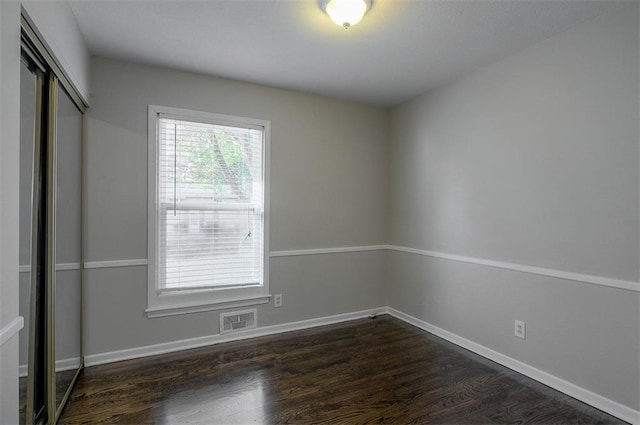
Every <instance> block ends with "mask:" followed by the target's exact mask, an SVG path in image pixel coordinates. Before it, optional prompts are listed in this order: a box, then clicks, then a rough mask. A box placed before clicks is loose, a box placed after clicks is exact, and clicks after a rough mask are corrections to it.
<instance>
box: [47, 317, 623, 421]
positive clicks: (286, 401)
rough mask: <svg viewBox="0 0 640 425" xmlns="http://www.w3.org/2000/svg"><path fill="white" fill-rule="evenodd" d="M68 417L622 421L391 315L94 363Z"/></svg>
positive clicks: (72, 400)
mask: <svg viewBox="0 0 640 425" xmlns="http://www.w3.org/2000/svg"><path fill="white" fill-rule="evenodd" d="M60 423H62V424H101V423H121V424H242V425H244V424H254V423H263V424H364V423H372V424H374V423H379V424H489V423H494V424H502V423H517V424H562V423H570V424H623V423H624V422H621V421H619V420H617V419H616V418H614V417H612V416H609V415H607V414H605V413H603V412H600V411H599V410H596V409H594V408H592V407H590V406H587V405H585V404H583V403H580V402H578V401H577V400H574V399H571V398H569V397H567V396H566V395H564V394H561V393H559V392H557V391H554V390H552V389H550V388H548V387H546V386H544V385H542V384H540V383H537V382H535V381H533V380H531V379H528V378H526V377H523V376H522V375H519V374H517V373H515V372H513V371H511V370H509V369H506V368H504V367H502V366H500V365H498V364H496V363H493V362H491V361H489V360H487V359H484V358H482V357H480V356H477V355H475V354H473V353H471V352H469V351H467V350H464V349H462V348H460V347H457V346H454V345H452V344H450V343H448V342H446V341H444V340H442V339H440V338H437V337H435V336H433V335H431V334H428V333H426V332H424V331H422V330H420V329H417V328H415V327H413V326H410V325H408V324H406V323H404V322H401V321H399V320H397V319H394V318H391V317H389V316H379V317H378V318H377V319H363V320H358V321H353V322H348V323H342V324H337V325H331V326H325V327H321V328H315V329H310V330H304V331H296V332H290V333H287V334H282V335H275V336H269V337H262V338H256V339H252V340H245V341H239V342H231V343H225V344H220V345H217V346H212V347H205V348H199V349H194V350H188V351H182V352H178V353H172V354H166V355H161V356H154V357H147V358H144V359H137V360H130V361H123V362H118V363H112V364H108V365H102V366H95V367H89V368H86V369H85V371H84V372H83V373H82V375H81V376H80V378H79V380H78V383H77V385H76V388H75V389H74V391H73V393H72V395H71V398H70V400H69V403H68V404H67V406H66V408H65V410H64V412H63V414H62V417H61V420H60Z"/></svg>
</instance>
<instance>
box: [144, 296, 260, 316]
mask: <svg viewBox="0 0 640 425" xmlns="http://www.w3.org/2000/svg"><path fill="white" fill-rule="evenodd" d="M270 299H271V294H267V295H260V296H256V297H245V298H240V299H234V300H226V301H221V302H215V303H207V304H193V305H172V306H166V307H164V306H163V307H152V308H147V309H146V310H145V313H146V314H147V317H148V318H149V319H153V318H156V317H166V316H177V315H181V314H189V313H201V312H203V311H214V310H224V309H228V308H236V307H246V306H251V305H258V304H267V303H268V302H269V300H270Z"/></svg>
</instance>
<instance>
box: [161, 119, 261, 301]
mask: <svg viewBox="0 0 640 425" xmlns="http://www.w3.org/2000/svg"><path fill="white" fill-rule="evenodd" d="M263 133H264V131H263V129H262V128H250V127H236V126H233V125H217V124H210V123H205V122H196V121H195V120H194V121H187V120H178V119H174V118H171V117H165V116H162V115H160V116H159V118H158V200H159V208H158V217H157V223H158V231H159V232H158V239H159V248H160V249H159V264H158V266H159V270H158V271H159V282H158V285H159V290H160V291H175V290H185V289H197V288H211V287H230V286H245V285H261V284H262V279H263V278H262V276H263V258H264V256H263V252H264V246H263V244H264V243H263V240H264V238H263V233H264V228H263V227H264V224H263V223H264V178H263V162H264V158H263V156H264V155H263V151H264V134H263Z"/></svg>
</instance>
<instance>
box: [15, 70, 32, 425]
mask: <svg viewBox="0 0 640 425" xmlns="http://www.w3.org/2000/svg"><path fill="white" fill-rule="evenodd" d="M35 87H36V76H35V74H33V73H32V72H31V71H30V70H29V68H28V67H27V65H26V64H25V63H24V62H23V63H22V66H21V69H20V242H19V244H20V246H19V258H20V278H19V279H20V280H19V282H20V283H19V306H18V309H19V314H20V316H22V317H23V318H24V321H25V323H24V327H23V328H22V329H21V330H20V334H19V337H18V338H19V347H20V348H19V361H20V369H19V376H20V377H19V390H20V400H19V401H20V423H26V416H25V415H26V407H27V375H28V373H29V366H28V365H29V325H30V317H29V305H30V300H31V290H30V289H31V273H30V272H31V217H32V216H31V199H32V192H31V188H32V184H33V180H32V176H33V146H34V131H35V128H34V127H35V114H34V110H35V96H36V94H35Z"/></svg>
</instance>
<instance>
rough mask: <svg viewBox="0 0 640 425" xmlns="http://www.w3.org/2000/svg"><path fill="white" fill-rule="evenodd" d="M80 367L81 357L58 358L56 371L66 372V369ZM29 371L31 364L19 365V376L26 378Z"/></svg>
mask: <svg viewBox="0 0 640 425" xmlns="http://www.w3.org/2000/svg"><path fill="white" fill-rule="evenodd" d="M79 367H80V357H72V358H68V359H62V360H56V372H64V371H66V370H74V369H77V368H79ZM28 373H29V365H26V364H21V365H20V366H18V376H19V377H20V378H24V377H25V376H27V374H28Z"/></svg>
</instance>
